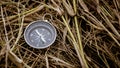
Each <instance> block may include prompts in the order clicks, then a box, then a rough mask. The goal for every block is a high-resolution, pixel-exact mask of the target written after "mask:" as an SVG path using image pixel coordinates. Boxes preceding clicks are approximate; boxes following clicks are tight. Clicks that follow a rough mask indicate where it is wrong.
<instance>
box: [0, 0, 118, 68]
mask: <svg viewBox="0 0 120 68" xmlns="http://www.w3.org/2000/svg"><path fill="white" fill-rule="evenodd" d="M46 19H47V20H48V21H50V22H51V23H52V24H53V25H54V26H55V28H56V30H57V39H56V41H55V43H54V44H52V45H51V46H50V47H48V48H46V49H34V48H32V47H30V46H28V45H27V44H26V42H25V40H24V37H23V33H24V30H25V28H26V26H27V25H28V24H30V22H32V21H36V20H46ZM0 29H1V30H0V67H1V68H4V67H6V68H8V67H9V68H16V67H19V68H23V67H26V68H81V67H82V68H99V67H100V68H113V67H114V68H119V67H120V59H119V58H120V1H118V0H113V1H110V0H2V1H0Z"/></svg>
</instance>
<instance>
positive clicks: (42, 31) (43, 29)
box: [24, 21, 56, 49]
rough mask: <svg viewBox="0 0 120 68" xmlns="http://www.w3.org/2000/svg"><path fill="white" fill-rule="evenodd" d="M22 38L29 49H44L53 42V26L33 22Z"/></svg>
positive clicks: (54, 32) (43, 22) (54, 34)
mask: <svg viewBox="0 0 120 68" xmlns="http://www.w3.org/2000/svg"><path fill="white" fill-rule="evenodd" d="M24 38H25V41H26V42H27V44H29V45H30V46H31V47H34V48H38V49H41V48H46V47H48V46H50V45H51V44H52V43H53V42H54V41H55V39H56V30H55V28H54V26H53V25H51V24H50V23H48V22H46V21H35V22H33V23H32V24H30V25H28V26H27V28H26V30H25V32H24Z"/></svg>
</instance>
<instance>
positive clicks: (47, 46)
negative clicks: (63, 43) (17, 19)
mask: <svg viewBox="0 0 120 68" xmlns="http://www.w3.org/2000/svg"><path fill="white" fill-rule="evenodd" d="M38 21H40V22H45V23H47V24H49V25H50V26H51V27H52V28H53V30H54V32H55V36H54V39H53V41H52V42H51V43H50V44H49V45H46V46H44V47H35V46H32V45H31V44H30V43H29V42H28V41H27V38H26V31H27V30H28V28H29V27H30V26H31V25H32V24H34V23H36V22H38ZM56 36H57V31H56V29H55V27H54V26H53V25H52V24H51V23H49V22H48V21H47V20H37V21H33V22H31V23H30V24H29V25H27V26H26V28H25V31H24V39H25V41H26V43H27V44H28V45H29V46H31V47H33V48H36V49H44V48H47V47H49V46H51V45H52V44H53V43H54V42H55V40H56Z"/></svg>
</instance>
